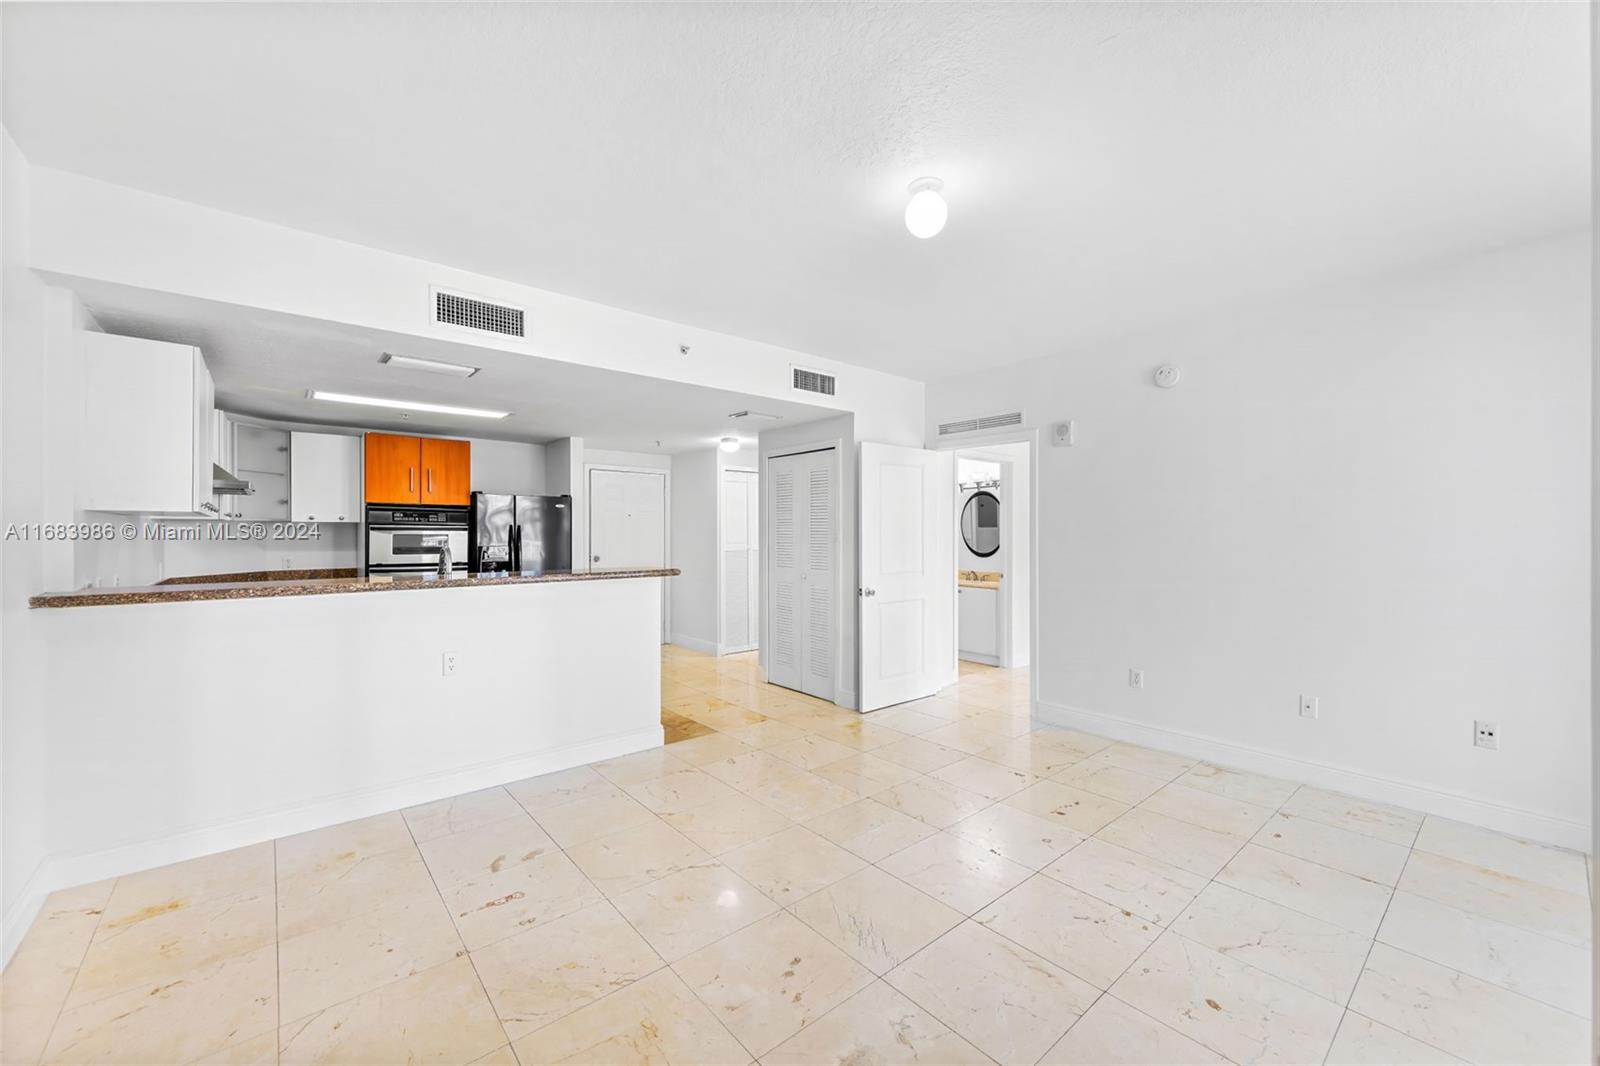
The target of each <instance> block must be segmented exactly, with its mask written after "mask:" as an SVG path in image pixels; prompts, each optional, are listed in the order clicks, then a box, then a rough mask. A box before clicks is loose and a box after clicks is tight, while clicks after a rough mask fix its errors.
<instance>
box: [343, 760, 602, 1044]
mask: <svg viewBox="0 0 1600 1066" xmlns="http://www.w3.org/2000/svg"><path fill="white" fill-rule="evenodd" d="M494 787H495V788H497V789H499V790H500V791H501V792H504V793H505V794H506V796H507V797H508V798H510V800H511V801H512V802H513V803H516V797H515V796H512V795H511V793H510V792H507V791H506V787H505V786H504V785H496V786H494ZM482 791H485V792H487V791H490V790H489V789H484V790H482ZM454 798H455V797H451V799H454ZM517 806H519V807H520V806H522V804H520V803H518V804H517ZM399 814H400V822H401V824H402V825H404V826H405V827H406V835H407V836H409V837H410V838H411V846H412V847H413V848H415V849H416V851H417V859H418V860H419V861H420V862H421V863H422V868H423V869H424V870H426V871H428V883H429V884H431V885H432V886H433V893H434V895H435V896H436V897H438V900H439V905H440V906H441V907H443V908H444V913H445V917H447V918H449V919H450V925H451V927H452V928H454V929H455V931H456V939H457V940H459V941H460V942H461V953H462V954H463V955H465V956H466V958H467V965H469V966H471V967H472V976H473V978H474V979H476V980H477V982H478V991H480V992H482V993H483V999H484V1002H486V1003H487V1004H489V1013H490V1014H492V1015H494V1023H495V1024H496V1025H498V1026H499V1027H500V1035H501V1036H502V1037H503V1038H504V1039H505V1043H503V1044H497V1045H495V1047H492V1048H490V1049H489V1050H488V1051H486V1052H484V1054H485V1055H488V1054H492V1053H493V1052H494V1051H495V1050H496V1049H497V1048H502V1047H507V1048H508V1047H511V1036H510V1034H508V1033H507V1032H506V1023H505V1022H504V1021H502V1020H501V1018H500V1011H499V1009H498V1008H496V1007H495V1005H494V997H493V996H491V995H489V986H488V985H486V984H484V983H483V974H481V973H479V972H478V960H476V959H474V958H473V957H472V951H471V949H469V948H468V947H467V940H466V937H464V936H462V935H461V927H460V925H458V924H457V922H456V916H455V913H454V912H453V911H451V909H450V903H449V901H448V900H446V899H445V898H444V889H442V888H440V887H439V879H438V878H437V877H435V876H434V873H433V867H432V866H429V865H428V860H427V857H426V856H424V855H423V854H422V845H421V844H420V843H418V842H417V833H416V830H414V829H412V828H411V819H409V818H407V817H406V814H405V810H404V809H402V810H401V811H400V812H399ZM529 817H530V818H532V815H529ZM534 824H535V825H537V824H538V823H537V822H535V823H534ZM463 832H470V830H463ZM540 832H543V827H542V826H541V827H540ZM445 835H446V836H454V835H455V834H454V833H447V834H445ZM552 843H554V841H552ZM574 865H576V864H574ZM578 872H579V873H582V872H583V871H581V870H580V871H578ZM447 965H449V962H448V961H447V962H442V963H439V966H447ZM428 969H435V967H432V966H430V967H428ZM421 972H423V971H420V970H419V971H418V973H421ZM411 976H415V975H414V974H407V975H406V977H411ZM406 977H402V978H398V980H400V981H403V980H406ZM394 983H396V982H394V981H390V982H386V983H385V984H384V985H380V986H379V987H387V986H388V985H390V984H394ZM360 994H361V995H366V993H365V992H363V993H360ZM351 998H352V999H354V998H356V997H354V996H352V997H351ZM478 1057H479V1058H482V1057H483V1056H482V1055H480V1056H478ZM511 1057H512V1058H514V1059H515V1058H517V1053H516V1050H515V1049H513V1050H512V1052H511ZM518 1061H519V1062H520V1061H521V1060H520V1059H518Z"/></svg>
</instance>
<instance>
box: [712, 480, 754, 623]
mask: <svg viewBox="0 0 1600 1066" xmlns="http://www.w3.org/2000/svg"><path fill="white" fill-rule="evenodd" d="M720 511H721V522H722V608H721V609H722V623H721V634H722V635H721V641H720V642H721V644H722V651H723V653H724V654H726V653H729V652H739V651H749V650H750V649H752V648H754V647H755V646H756V640H757V638H756V625H757V623H756V620H757V618H759V617H760V613H759V611H758V609H757V604H756V588H757V585H758V584H759V582H758V581H757V576H758V575H759V574H760V572H761V571H760V570H759V569H757V565H758V564H757V560H758V559H759V558H760V544H761V523H760V521H759V519H758V517H757V516H758V514H759V513H760V506H759V492H758V482H757V480H756V472H755V471H754V470H724V471H723V472H722V506H721V508H720Z"/></svg>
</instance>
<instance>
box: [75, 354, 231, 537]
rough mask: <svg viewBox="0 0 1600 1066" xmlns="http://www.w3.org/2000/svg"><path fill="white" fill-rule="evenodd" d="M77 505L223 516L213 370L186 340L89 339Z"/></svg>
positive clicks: (202, 516) (197, 516)
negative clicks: (215, 454)
mask: <svg viewBox="0 0 1600 1066" xmlns="http://www.w3.org/2000/svg"><path fill="white" fill-rule="evenodd" d="M81 340H82V344H83V367H84V405H83V414H84V420H83V432H82V436H81V441H80V444H81V447H80V451H79V457H78V461H79V472H78V492H79V495H78V506H79V507H81V508H83V509H84V510H86V511H116V512H124V513H133V514H162V515H172V516H175V517H196V518H204V517H216V516H217V514H218V509H217V505H216V503H215V502H214V501H213V498H212V494H211V461H212V460H211V454H212V411H213V393H212V385H211V373H210V371H208V370H207V369H206V363H205V359H204V358H203V357H202V356H201V354H200V349H198V348H194V347H190V346H189V345H187V344H169V343H167V342H165V341H149V340H141V339H139V338H136V337H118V336H114V335H112V334H109V333H84V334H82V335H81Z"/></svg>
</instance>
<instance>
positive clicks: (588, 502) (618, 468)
mask: <svg viewBox="0 0 1600 1066" xmlns="http://www.w3.org/2000/svg"><path fill="white" fill-rule="evenodd" d="M596 470H609V471H612V472H613V473H619V474H659V475H661V478H662V481H661V559H662V565H663V566H671V565H672V468H671V467H669V466H624V465H622V464H621V463H584V464H583V496H584V504H583V565H584V566H593V565H594V564H593V563H592V562H590V560H591V559H593V558H594V472H595V471H596ZM670 580H672V579H671V578H665V577H664V578H662V579H661V643H663V644H666V643H668V642H669V641H668V636H669V634H671V632H672V597H671V596H668V595H667V585H666V583H667V582H668V581H670Z"/></svg>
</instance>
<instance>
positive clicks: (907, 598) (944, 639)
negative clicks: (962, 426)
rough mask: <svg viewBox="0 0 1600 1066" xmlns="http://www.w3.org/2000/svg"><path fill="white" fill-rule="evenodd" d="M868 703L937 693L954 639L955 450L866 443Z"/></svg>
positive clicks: (861, 592)
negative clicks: (952, 459) (953, 456)
mask: <svg viewBox="0 0 1600 1066" xmlns="http://www.w3.org/2000/svg"><path fill="white" fill-rule="evenodd" d="M860 491H861V509H860V540H859V541H858V543H859V545H860V551H861V574H860V580H861V586H860V588H859V589H857V602H858V603H859V604H860V611H861V614H860V627H859V632H860V634H861V710H863V711H872V710H876V709H877V708H879V707H887V706H889V705H890V704H894V703H904V702H905V701H907V700H914V699H920V698H922V697H923V696H931V695H933V693H934V692H936V691H937V690H938V688H939V685H940V684H941V683H942V681H943V680H944V679H945V677H946V675H947V674H948V673H949V669H948V659H949V649H950V648H951V646H952V645H953V643H954V640H955V617H954V615H955V605H954V603H953V602H952V601H953V597H952V596H951V595H950V586H951V585H952V584H954V582H955V539H954V537H955V529H954V523H952V522H951V521H950V520H949V516H950V515H951V514H952V513H953V512H952V508H953V507H954V506H955V476H954V471H953V468H952V465H951V454H950V453H949V452H934V451H925V450H923V449H921V448H901V447H897V446H895V445H892V444H862V445H861V481H860Z"/></svg>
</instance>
